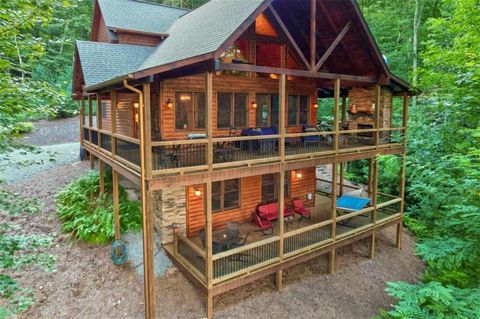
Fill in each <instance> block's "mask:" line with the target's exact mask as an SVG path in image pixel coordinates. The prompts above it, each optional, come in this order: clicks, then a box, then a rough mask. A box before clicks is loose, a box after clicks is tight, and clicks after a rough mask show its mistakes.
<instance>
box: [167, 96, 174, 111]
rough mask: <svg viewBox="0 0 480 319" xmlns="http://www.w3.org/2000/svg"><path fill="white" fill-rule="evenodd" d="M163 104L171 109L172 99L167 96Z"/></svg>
mask: <svg viewBox="0 0 480 319" xmlns="http://www.w3.org/2000/svg"><path fill="white" fill-rule="evenodd" d="M165 106H166V107H167V108H169V109H172V108H173V101H172V99H170V98H168V99H167V100H166V101H165Z"/></svg>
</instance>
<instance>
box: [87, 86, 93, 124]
mask: <svg viewBox="0 0 480 319" xmlns="http://www.w3.org/2000/svg"><path fill="white" fill-rule="evenodd" d="M88 126H89V127H92V126H93V102H92V95H91V94H89V95H88Z"/></svg>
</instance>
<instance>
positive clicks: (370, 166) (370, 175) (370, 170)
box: [367, 158, 373, 197]
mask: <svg viewBox="0 0 480 319" xmlns="http://www.w3.org/2000/svg"><path fill="white" fill-rule="evenodd" d="M372 185H373V159H372V158H369V159H368V186H367V191H368V196H369V197H370V196H372V192H373V186H372Z"/></svg>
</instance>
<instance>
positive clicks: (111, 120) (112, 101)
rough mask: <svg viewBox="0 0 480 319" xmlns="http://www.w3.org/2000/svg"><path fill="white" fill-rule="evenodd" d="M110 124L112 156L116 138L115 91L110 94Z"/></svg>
mask: <svg viewBox="0 0 480 319" xmlns="http://www.w3.org/2000/svg"><path fill="white" fill-rule="evenodd" d="M110 107H111V112H110V116H111V118H110V122H111V123H112V142H111V143H112V155H113V156H115V155H116V154H117V138H116V137H115V133H117V91H111V92H110Z"/></svg>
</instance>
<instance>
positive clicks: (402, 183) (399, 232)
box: [396, 94, 408, 249]
mask: <svg viewBox="0 0 480 319" xmlns="http://www.w3.org/2000/svg"><path fill="white" fill-rule="evenodd" d="M407 121H408V95H407V94H404V95H403V116H402V127H403V145H404V146H406V145H407ZM406 166H407V153H406V151H404V152H403V154H402V169H401V175H400V192H399V196H400V199H401V200H402V201H401V202H400V215H401V219H400V222H399V223H398V225H397V238H396V246H397V248H398V249H402V239H403V211H404V210H405V182H406V179H407V175H406Z"/></svg>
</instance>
